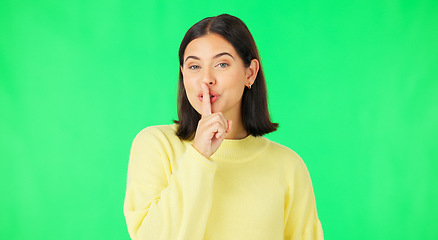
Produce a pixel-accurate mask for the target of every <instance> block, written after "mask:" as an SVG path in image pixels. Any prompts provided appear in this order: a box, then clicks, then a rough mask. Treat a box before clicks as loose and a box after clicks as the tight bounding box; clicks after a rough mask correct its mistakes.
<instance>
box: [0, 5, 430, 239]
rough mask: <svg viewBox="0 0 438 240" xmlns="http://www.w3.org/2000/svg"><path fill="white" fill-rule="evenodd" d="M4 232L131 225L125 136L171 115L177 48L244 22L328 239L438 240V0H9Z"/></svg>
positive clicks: (92, 231) (3, 72) (107, 232)
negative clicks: (207, 25)
mask: <svg viewBox="0 0 438 240" xmlns="http://www.w3.org/2000/svg"><path fill="white" fill-rule="evenodd" d="M0 13H1V14H0V30H1V31H0V81H1V83H0V104H1V105H0V107H1V109H0V110H1V112H0V114H1V117H0V123H1V124H0V136H1V140H0V154H1V155H0V157H1V162H0V164H1V165H0V169H1V170H0V171H1V172H0V184H1V199H0V228H1V229H0V238H1V239H129V236H128V233H127V230H126V225H125V220H124V216H123V200H124V193H125V184H126V173H127V164H128V158H129V151H130V146H131V143H132V140H133V138H134V137H135V135H136V134H137V133H138V132H139V131H140V130H141V129H143V128H144V127H146V126H150V125H156V124H170V123H172V120H174V119H176V107H175V105H176V104H175V103H176V86H177V77H178V58H177V51H178V47H179V44H180V41H181V40H182V37H183V35H184V33H185V32H186V31H187V30H188V28H189V27H190V26H191V25H193V24H194V23H196V22H197V21H199V20H201V19H203V18H204V17H207V16H214V15H218V14H221V13H229V14H233V15H236V16H238V17H240V18H241V19H242V20H244V21H245V22H246V23H247V25H248V27H249V28H250V30H251V32H252V33H253V35H254V38H255V39H256V42H257V45H258V47H259V50H260V53H261V57H262V63H263V67H264V70H265V74H266V79H267V84H268V89H269V104H270V110H271V114H272V117H273V120H274V121H276V122H278V123H280V128H279V130H278V131H277V132H275V133H273V134H270V135H267V137H268V138H269V139H272V140H274V141H277V142H279V143H281V144H283V145H286V146H288V147H290V148H292V149H293V150H295V151H296V152H297V153H298V154H300V155H301V157H302V158H303V160H304V161H305V163H306V164H307V166H308V169H309V172H310V174H311V177H312V181H313V185H314V191H315V196H316V201H317V208H318V214H319V217H320V220H321V222H322V226H323V229H324V234H325V238H326V239H337V240H339V239H437V238H438V229H437V220H436V219H437V217H436V216H437V214H438V207H437V206H436V204H437V203H438V193H437V192H438V191H437V186H436V185H437V183H438V177H437V174H436V171H437V170H438V167H437V165H438V164H437V160H438V148H437V142H438V137H437V136H438V77H437V76H438V44H437V43H438V2H437V1H433V0H430V1H402V0H391V1H390V0H361V1H284V2H277V1H255V0H253V1H211V2H204V1H198V2H191V1H167V2H166V1H145V0H142V1H139V0H133V1H122V0H106V1H103V0H96V1H84V0H82V1H80V0H77V1H54V0H45V1H31V0H27V1H16V0H2V1H1V2H0Z"/></svg>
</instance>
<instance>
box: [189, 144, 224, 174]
mask: <svg viewBox="0 0 438 240" xmlns="http://www.w3.org/2000/svg"><path fill="white" fill-rule="evenodd" d="M184 155H186V157H187V158H189V159H192V160H193V161H194V162H195V163H196V164H197V165H198V166H200V167H201V168H204V169H206V170H207V171H209V172H210V173H211V174H214V173H215V172H216V169H217V165H216V163H215V162H213V161H211V160H209V159H208V158H206V157H204V155H202V154H201V153H199V152H198V150H196V149H195V148H194V147H193V145H192V144H188V145H187V149H186V152H185V153H184Z"/></svg>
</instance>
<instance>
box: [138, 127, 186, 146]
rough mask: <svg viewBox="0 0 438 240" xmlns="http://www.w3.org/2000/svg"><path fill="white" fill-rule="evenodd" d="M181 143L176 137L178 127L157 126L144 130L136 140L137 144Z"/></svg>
mask: <svg viewBox="0 0 438 240" xmlns="http://www.w3.org/2000/svg"><path fill="white" fill-rule="evenodd" d="M174 141H178V142H179V141H180V140H179V138H178V136H177V135H176V125H175V124H172V125H156V126H149V127H146V128H144V129H142V130H141V131H140V132H139V133H138V134H137V135H136V136H135V138H134V143H135V142H137V143H138V142H143V143H150V142H174Z"/></svg>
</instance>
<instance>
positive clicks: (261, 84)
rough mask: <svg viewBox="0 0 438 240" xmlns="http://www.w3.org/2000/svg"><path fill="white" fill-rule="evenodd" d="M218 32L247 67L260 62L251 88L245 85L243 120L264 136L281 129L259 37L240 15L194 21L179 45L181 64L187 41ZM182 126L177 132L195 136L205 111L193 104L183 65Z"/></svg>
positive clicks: (250, 131) (180, 87) (249, 129)
mask: <svg viewBox="0 0 438 240" xmlns="http://www.w3.org/2000/svg"><path fill="white" fill-rule="evenodd" d="M211 33H216V34H219V35H221V36H222V37H223V38H225V39H226V40H227V41H228V42H230V43H231V45H233V47H234V48H235V49H236V52H237V53H238V54H239V56H240V58H242V60H243V63H244V65H245V67H249V66H250V64H251V60H252V59H257V60H258V61H259V63H260V67H259V71H258V74H257V77H256V79H255V81H254V84H253V85H252V86H251V89H248V88H245V90H244V91H243V96H242V107H241V111H242V122H243V126H244V127H245V130H246V131H247V132H248V134H251V135H253V136H262V135H264V134H267V133H270V132H273V131H275V130H277V127H278V123H273V122H271V119H270V116H269V112H268V102H267V91H266V82H265V76H264V74H263V69H262V66H261V61H260V56H259V52H258V50H257V46H256V44H255V41H254V39H253V37H252V35H251V33H250V32H249V30H248V27H247V26H246V25H245V23H244V22H243V21H242V20H240V19H239V18H237V17H234V16H231V15H228V14H222V15H219V16H216V17H208V18H205V19H203V20H201V21H199V22H198V23H196V24H195V25H193V26H192V27H191V28H190V29H189V30H188V31H187V33H186V35H185V36H184V38H183V40H182V42H181V45H180V47H179V52H178V56H179V64H180V66H183V64H184V52H185V50H186V47H187V45H188V44H189V43H190V42H191V41H193V40H194V39H196V38H199V37H202V36H204V35H207V34H211ZM178 119H179V120H178V121H175V123H177V124H178V129H177V131H176V135H177V136H178V137H179V138H181V139H183V140H191V139H193V137H194V134H195V132H196V128H197V126H198V122H199V120H200V119H201V115H200V114H199V113H198V112H197V111H196V110H195V109H194V108H193V107H192V105H191V104H190V102H189V100H188V98H187V93H186V90H185V87H184V81H183V75H182V72H181V67H180V70H179V84H178Z"/></svg>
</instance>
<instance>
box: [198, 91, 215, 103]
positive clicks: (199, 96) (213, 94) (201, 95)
mask: <svg viewBox="0 0 438 240" xmlns="http://www.w3.org/2000/svg"><path fill="white" fill-rule="evenodd" d="M203 95H204V94H203V93H202V92H200V93H199V94H198V99H199V101H201V102H202V100H203V98H204V97H203ZM219 97H220V95H219V94H217V93H215V92H210V103H214V102H216V101H217V100H218V99H219Z"/></svg>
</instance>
